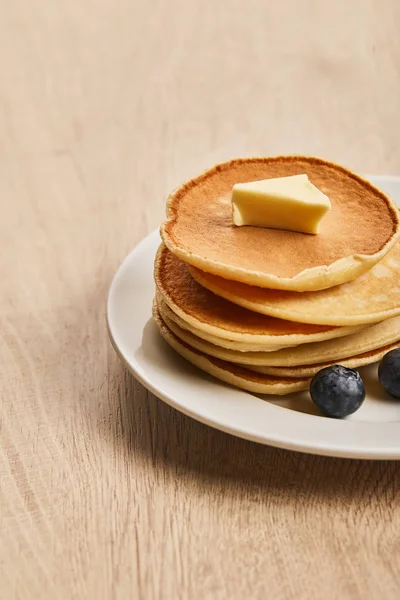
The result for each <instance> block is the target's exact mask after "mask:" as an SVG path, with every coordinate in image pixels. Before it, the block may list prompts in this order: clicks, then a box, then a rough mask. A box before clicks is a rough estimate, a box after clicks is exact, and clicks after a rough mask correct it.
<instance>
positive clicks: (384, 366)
mask: <svg viewBox="0 0 400 600" xmlns="http://www.w3.org/2000/svg"><path fill="white" fill-rule="evenodd" d="M378 377H379V381H380V382H381V384H382V385H383V387H384V388H385V390H386V391H387V392H389V394H391V395H392V396H394V397H395V398H400V348H396V350H391V351H390V352H388V353H387V354H385V356H384V357H383V359H382V361H381V363H380V365H379V369H378Z"/></svg>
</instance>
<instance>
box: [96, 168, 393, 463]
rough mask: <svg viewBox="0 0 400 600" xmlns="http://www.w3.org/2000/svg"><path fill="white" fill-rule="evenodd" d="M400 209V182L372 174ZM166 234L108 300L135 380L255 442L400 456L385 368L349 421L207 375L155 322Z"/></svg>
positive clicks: (150, 240) (304, 402) (144, 251)
mask: <svg viewBox="0 0 400 600" xmlns="http://www.w3.org/2000/svg"><path fill="white" fill-rule="evenodd" d="M370 179H371V181H373V182H374V183H375V184H376V185H378V186H379V187H380V188H381V189H382V190H384V191H385V192H387V193H388V194H390V195H391V196H392V198H393V199H394V200H395V201H396V202H397V203H398V204H399V205H400V177H383V176H379V177H370ZM159 243H160V238H159V234H158V231H155V232H153V233H152V234H151V235H149V236H148V237H147V238H146V239H144V240H143V241H142V242H141V243H140V244H139V245H138V246H137V247H136V248H135V249H134V250H132V252H131V253H130V254H129V255H128V257H127V258H126V259H125V261H124V262H123V264H122V265H121V267H120V268H119V269H118V271H117V273H116V275H115V277H114V279H113V281H112V284H111V287H110V291H109V296H108V304H107V320H108V328H109V332H110V337H111V340H112V343H113V345H114V347H115V349H116V351H117V352H118V354H119V356H120V357H121V359H122V360H123V362H124V363H125V364H126V366H127V367H128V368H129V369H130V371H131V372H132V373H133V374H134V375H135V377H136V378H137V379H138V380H139V381H140V382H141V383H142V384H143V385H144V386H146V388H148V389H149V390H150V391H151V392H153V393H154V394H155V395H156V396H158V397H159V398H161V399H162V400H164V401H165V402H167V403H168V404H170V405H171V406H173V407H174V408H176V409H177V410H179V411H181V412H183V413H185V414H186V415H189V416H190V417H193V418H194V419H197V420H198V421H201V422H202V423H206V424H207V425H211V426H212V427H216V428H217V429H221V430H222V431H225V432H228V433H231V434H233V435H237V436H240V437H243V438H246V439H248V440H253V441H255V442H260V443H262V444H270V445H273V446H278V447H280V448H287V449H291V450H298V451H302V452H310V453H314V454H325V455H330V456H342V457H348V458H372V459H398V458H400V401H398V402H396V401H395V400H393V399H392V398H391V397H390V396H389V395H387V394H386V393H385V392H384V390H383V389H382V387H381V386H380V384H379V382H378V379H377V366H376V365H372V366H370V367H365V368H363V369H360V372H361V375H362V378H363V380H364V383H365V386H366V389H367V399H366V400H365V402H364V404H363V406H362V407H361V409H360V410H359V411H358V412H356V413H355V414H354V415H352V416H351V417H349V418H347V419H345V420H335V419H328V418H326V417H323V416H320V415H319V414H318V412H317V410H316V409H315V408H314V405H313V404H312V402H311V400H310V397H309V394H308V392H301V393H297V394H291V395H290V396H286V397H283V398H282V397H278V396H256V395H254V394H251V393H248V392H244V391H242V390H238V389H235V388H233V387H230V386H229V385H227V384H224V383H222V382H220V381H218V380H216V379H214V378H212V377H211V376H208V375H206V374H205V373H203V372H202V371H199V370H198V369H196V368H195V367H193V366H192V365H191V364H189V363H188V362H186V361H185V360H184V359H183V358H181V357H180V356H178V355H177V354H176V353H175V352H174V351H173V350H172V349H171V348H170V347H169V346H168V345H167V344H166V343H165V342H164V340H163V339H162V338H161V336H160V335H159V333H158V330H157V327H156V326H155V324H154V323H153V322H152V319H151V305H152V300H153V296H154V282H153V261H154V255H155V252H156V249H157V247H158V245H159Z"/></svg>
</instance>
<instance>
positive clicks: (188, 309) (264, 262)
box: [153, 156, 400, 394]
mask: <svg viewBox="0 0 400 600" xmlns="http://www.w3.org/2000/svg"><path fill="white" fill-rule="evenodd" d="M301 173H306V174H307V175H308V177H309V179H310V181H311V182H312V183H313V184H314V185H316V186H317V187H318V188H319V189H320V190H321V191H322V192H323V193H324V194H326V195H327V196H328V197H329V198H330V201H331V204H332V208H331V210H330V211H329V212H328V214H327V215H326V217H325V218H324V220H323V221H322V224H321V229H320V233H319V234H318V235H308V234H303V233H297V232H292V231H284V230H277V229H269V228H262V227H251V226H244V227H235V226H234V225H233V224H232V208H231V194H232V187H233V185H234V184H235V183H241V182H248V181H256V180H261V179H268V178H272V177H284V176H288V175H297V174H301ZM161 235H162V239H163V244H162V245H161V246H160V248H159V250H158V253H157V257H156V261H155V281H156V287H157V291H156V298H155V300H154V306H153V316H154V319H155V321H156V323H157V325H158V327H159V329H160V332H161V334H162V336H163V337H164V338H165V340H166V341H167V342H168V343H169V344H170V345H171V346H172V347H173V348H174V349H175V350H176V351H177V352H178V353H179V354H181V355H182V356H183V357H185V358H186V359H187V360H189V361H190V362H191V363H193V364H194V365H196V366H197V367H199V368H200V369H202V370H203V371H206V372H207V373H210V374H212V375H214V376H215V377H217V378H219V379H221V380H223V381H226V382H228V383H231V384H233V385H235V386H237V387H240V388H243V389H246V390H249V391H253V392H258V393H264V394H287V393H290V392H294V391H298V390H303V389H306V388H308V385H309V382H310V378H311V377H312V376H313V375H314V374H315V373H316V372H317V371H318V370H319V369H321V368H323V367H325V366H328V365H332V364H335V363H340V364H342V365H344V366H348V367H352V368H354V367H359V366H362V365H366V364H370V363H372V362H375V361H377V360H380V358H381V357H382V356H383V355H384V354H385V353H386V352H388V351H389V350H391V349H393V348H395V347H398V346H400V243H397V240H398V238H399V235H400V225H399V213H398V210H397V208H396V207H395V205H394V204H393V202H392V201H391V200H390V198H388V197H387V196H385V194H383V193H382V192H381V191H380V190H378V189H377V188H375V187H374V186H372V185H371V184H370V183H369V182H367V181H365V180H364V179H362V178H360V177H358V176H357V175H355V174H353V173H351V172H350V171H347V170H346V169H343V168H342V167H339V166H338V165H335V164H332V163H328V162H326V161H322V160H320V159H315V158H306V157H301V156H291V157H278V158H257V159H238V160H234V161H230V162H228V163H224V164H222V165H217V166H216V167H214V168H213V169H211V170H209V171H206V172H205V173H203V174H202V175H200V176H198V177H196V178H195V179H192V180H190V181H189V182H187V183H186V184H184V185H182V186H181V187H179V188H178V189H177V190H175V192H174V193H173V194H171V196H170V197H169V199H168V204H167V220H166V222H165V223H164V225H163V226H162V228H161Z"/></svg>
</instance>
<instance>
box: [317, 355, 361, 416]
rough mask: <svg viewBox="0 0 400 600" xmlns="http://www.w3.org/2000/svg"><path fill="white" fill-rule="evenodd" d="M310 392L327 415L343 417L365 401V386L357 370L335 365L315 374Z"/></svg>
mask: <svg viewBox="0 0 400 600" xmlns="http://www.w3.org/2000/svg"><path fill="white" fill-rule="evenodd" d="M310 394H311V398H312V401H313V402H314V404H316V405H317V406H318V408H319V409H320V410H321V411H322V412H323V413H324V414H325V415H326V416H327V417H335V418H336V419H343V417H347V416H348V415H351V414H352V413H354V412H355V411H356V410H358V409H359V408H360V406H361V404H362V403H363V402H364V398H365V388H364V384H363V380H362V379H361V377H360V375H359V373H358V372H357V371H354V369H346V367H342V365H333V366H332V367H326V368H325V369H321V371H318V373H316V375H314V377H313V378H312V381H311V384H310Z"/></svg>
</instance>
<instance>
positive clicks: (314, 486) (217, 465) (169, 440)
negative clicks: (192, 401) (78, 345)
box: [111, 363, 400, 510]
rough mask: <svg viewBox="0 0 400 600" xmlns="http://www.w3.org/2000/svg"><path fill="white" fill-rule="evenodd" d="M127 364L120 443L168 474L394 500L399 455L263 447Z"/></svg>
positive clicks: (339, 497) (241, 487)
mask: <svg viewBox="0 0 400 600" xmlns="http://www.w3.org/2000/svg"><path fill="white" fill-rule="evenodd" d="M115 369H117V370H120V374H119V375H120V378H121V385H120V386H119V394H118V400H117V401H118V408H117V413H116V414H117V416H118V420H119V423H118V424H117V425H116V427H115V431H118V434H117V433H116V435H115V436H114V437H113V438H112V440H111V441H112V443H113V444H121V445H123V447H124V449H123V451H124V452H126V453H127V454H128V455H129V454H132V455H133V454H135V455H140V458H141V459H143V460H145V461H147V462H148V466H149V468H150V469H151V468H152V469H154V470H155V471H156V472H158V475H159V476H160V475H161V476H163V477H168V476H169V477H173V478H175V479H176V478H182V481H183V482H184V485H190V484H192V485H195V486H197V488H199V486H200V488H201V489H202V490H204V492H206V491H207V490H209V489H210V488H217V489H220V490H221V493H223V492H224V491H226V490H228V489H230V491H229V493H231V494H232V493H234V494H238V495H241V496H243V497H246V498H247V499H248V500H250V501H251V499H253V500H254V501H255V500H256V499H257V501H263V498H265V499H267V498H268V500H269V501H270V500H271V499H272V498H274V497H275V498H276V499H277V501H278V499H279V497H282V494H285V492H286V491H289V490H292V491H293V494H296V497H297V499H299V498H303V499H304V502H305V503H306V502H307V500H308V499H309V498H313V499H314V501H315V500H318V499H321V500H322V499H323V500H324V501H325V502H328V503H329V501H332V502H334V503H335V504H337V503H338V502H344V503H351V504H354V503H357V502H360V510H361V507H362V505H365V504H366V503H368V502H369V498H371V497H372V496H374V497H375V498H376V496H378V497H379V498H382V499H384V500H385V503H386V504H387V503H391V502H392V501H394V498H395V496H396V494H397V493H398V492H399V490H400V464H399V463H398V462H396V461H393V462H391V461H367V460H348V459H336V458H329V457H320V456H312V455H306V454H302V453H297V452H291V451H287V450H280V449H277V448H272V447H269V446H263V445H261V444H256V443H253V442H248V441H246V440H243V439H240V438H236V437H234V436H231V435H228V434H225V433H222V432H220V431H218V430H215V429H213V428H211V427H208V426H206V425H203V424H201V423H198V422H197V421H195V420H193V419H191V418H189V417H186V416H185V415H183V414H181V413H179V412H178V411H176V410H174V409H173V408H171V407H169V406H168V405H167V404H165V403H164V402H162V401H161V400H158V399H157V398H156V397H155V396H153V395H152V394H151V393H149V392H148V391H147V390H145V389H144V388H143V387H142V386H141V385H140V384H139V383H138V382H137V381H136V380H135V378H134V377H133V376H132V375H131V374H130V373H129V372H128V371H127V370H125V369H124V367H122V365H120V366H119V365H118V364H117V363H115Z"/></svg>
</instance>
